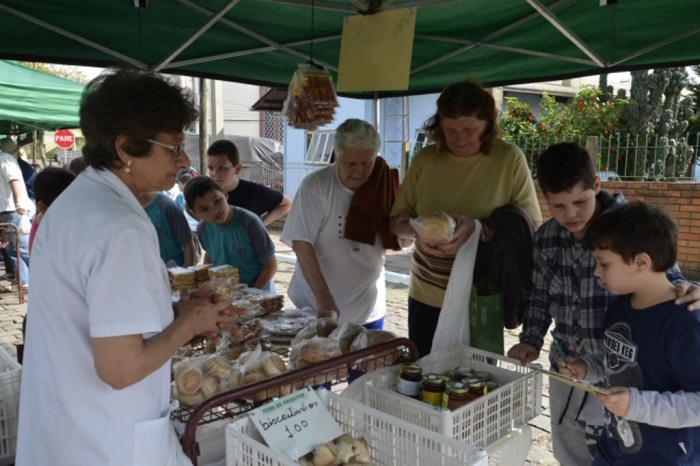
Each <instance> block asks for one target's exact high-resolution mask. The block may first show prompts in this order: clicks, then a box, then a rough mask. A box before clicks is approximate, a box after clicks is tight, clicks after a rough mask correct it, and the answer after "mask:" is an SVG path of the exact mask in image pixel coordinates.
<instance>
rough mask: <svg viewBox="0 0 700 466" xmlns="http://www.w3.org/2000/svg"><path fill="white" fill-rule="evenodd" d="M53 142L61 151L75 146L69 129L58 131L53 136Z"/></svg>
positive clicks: (73, 136) (73, 137)
mask: <svg viewBox="0 0 700 466" xmlns="http://www.w3.org/2000/svg"><path fill="white" fill-rule="evenodd" d="M53 140H54V141H55V142H56V145H57V146H58V147H60V148H61V149H70V148H71V147H73V144H75V135H74V134H73V132H72V131H71V130H69V129H59V130H58V131H56V133H55V134H54V136H53Z"/></svg>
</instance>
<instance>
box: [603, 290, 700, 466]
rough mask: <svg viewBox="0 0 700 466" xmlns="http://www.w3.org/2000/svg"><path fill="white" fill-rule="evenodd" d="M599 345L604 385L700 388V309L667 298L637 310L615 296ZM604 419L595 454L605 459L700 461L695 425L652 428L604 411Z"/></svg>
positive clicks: (660, 389)
mask: <svg viewBox="0 0 700 466" xmlns="http://www.w3.org/2000/svg"><path fill="white" fill-rule="evenodd" d="M604 348H605V380H606V382H607V384H608V386H622V387H636V388H638V389H640V390H649V391H655V392H678V391H681V390H682V391H686V392H697V391H700V313H697V312H688V311H687V309H686V306H677V305H675V304H674V303H673V301H667V302H664V303H661V304H657V305H656V306H652V307H649V308H646V309H641V310H637V309H633V308H632V306H631V305H630V300H629V296H622V297H620V298H619V299H617V300H616V301H615V302H614V303H613V304H612V305H611V306H610V308H609V309H608V313H607V316H606V329H605V339H604ZM696 414H697V413H696ZM605 418H606V431H605V432H604V433H603V434H602V435H601V437H600V440H599V441H598V455H600V456H602V459H605V460H606V461H607V462H608V463H611V464H615V465H649V466H651V465H654V466H658V465H666V464H668V465H691V464H693V465H698V464H700V427H694V428H686V429H669V428H664V427H657V426H653V425H649V424H644V423H638V422H634V421H631V420H625V419H621V418H618V417H616V416H615V415H613V414H612V413H610V412H608V411H606V416H605ZM681 445H682V446H681ZM684 449H685V452H684V451H683V450H684ZM597 459H600V458H597Z"/></svg>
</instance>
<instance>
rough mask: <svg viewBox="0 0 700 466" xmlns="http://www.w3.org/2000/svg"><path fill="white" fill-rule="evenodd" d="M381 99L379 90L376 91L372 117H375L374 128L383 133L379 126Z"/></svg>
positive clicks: (373, 99)
mask: <svg viewBox="0 0 700 466" xmlns="http://www.w3.org/2000/svg"><path fill="white" fill-rule="evenodd" d="M380 110H381V108H380V101H379V94H378V93H377V92H375V93H374V97H373V98H372V117H373V119H374V129H376V130H377V133H379V134H380V135H381V131H380V127H379V112H380Z"/></svg>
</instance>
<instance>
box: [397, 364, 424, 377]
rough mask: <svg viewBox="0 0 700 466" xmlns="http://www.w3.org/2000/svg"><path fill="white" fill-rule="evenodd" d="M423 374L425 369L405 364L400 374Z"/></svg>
mask: <svg viewBox="0 0 700 466" xmlns="http://www.w3.org/2000/svg"><path fill="white" fill-rule="evenodd" d="M422 373H423V369H422V368H421V367H420V366H416V365H415V364H404V365H402V366H401V370H400V371H399V374H412V375H420V374H422Z"/></svg>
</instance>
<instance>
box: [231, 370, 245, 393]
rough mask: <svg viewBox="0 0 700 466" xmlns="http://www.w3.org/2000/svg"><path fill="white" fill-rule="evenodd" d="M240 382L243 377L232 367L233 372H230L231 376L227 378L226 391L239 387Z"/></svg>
mask: <svg viewBox="0 0 700 466" xmlns="http://www.w3.org/2000/svg"><path fill="white" fill-rule="evenodd" d="M242 380H243V375H242V374H241V371H240V369H238V368H237V367H234V368H233V370H231V374H230V375H229V376H228V389H229V390H234V389H236V388H238V387H240V386H241V382H242Z"/></svg>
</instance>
